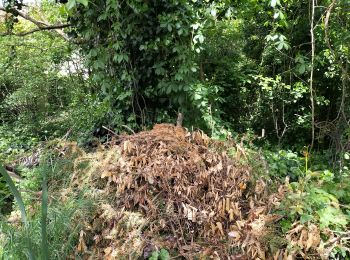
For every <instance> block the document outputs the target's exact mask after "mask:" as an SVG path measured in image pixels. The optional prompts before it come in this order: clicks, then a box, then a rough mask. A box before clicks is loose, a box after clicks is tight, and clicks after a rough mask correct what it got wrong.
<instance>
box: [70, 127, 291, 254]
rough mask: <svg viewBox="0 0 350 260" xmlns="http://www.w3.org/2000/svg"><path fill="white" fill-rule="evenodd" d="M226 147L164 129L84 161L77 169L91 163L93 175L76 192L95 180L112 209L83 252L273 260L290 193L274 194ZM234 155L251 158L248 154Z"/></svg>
mask: <svg viewBox="0 0 350 260" xmlns="http://www.w3.org/2000/svg"><path fill="white" fill-rule="evenodd" d="M224 145H225V144H223V143H220V142H215V141H212V140H211V139H209V138H208V137H207V136H206V135H205V134H203V133H202V132H200V131H195V132H192V133H190V132H187V131H186V130H185V129H184V128H181V127H175V126H173V125H168V124H160V125H155V126H154V128H153V130H151V131H144V132H140V133H138V134H134V135H130V136H121V137H118V138H117V140H115V141H114V142H111V143H110V144H109V145H108V147H106V148H104V149H100V151H99V152H96V153H95V155H94V156H91V155H81V156H80V157H79V158H78V159H77V160H76V165H77V169H78V168H79V164H80V163H82V162H84V161H86V160H89V162H90V168H89V174H87V173H84V174H81V173H79V171H78V170H77V172H76V173H75V174H74V176H73V177H72V184H73V185H75V186H79V185H80V186H82V183H84V182H86V180H87V179H89V181H90V183H91V186H92V188H93V189H95V190H96V194H99V195H98V196H99V197H103V196H105V197H108V198H109V202H108V203H104V202H103V203H102V202H101V204H100V205H99V210H98V212H97V213H96V216H95V217H94V219H93V220H92V221H91V223H89V224H88V225H87V228H86V229H85V230H82V231H81V233H80V240H79V245H78V247H77V248H78V250H79V251H85V252H90V254H91V255H93V256H95V257H97V258H100V259H102V258H104V259H120V258H132V259H135V258H137V257H140V256H141V257H142V258H148V257H149V256H150V255H151V253H152V252H153V251H154V250H158V249H160V248H166V249H167V250H169V251H171V252H177V254H178V256H180V257H185V258H187V259H193V258H194V257H195V256H199V257H200V256H203V257H210V258H214V259H217V258H221V259H227V258H228V256H229V255H230V256H231V259H253V258H260V259H265V258H267V257H268V256H267V255H268V254H269V253H268V252H269V246H268V245H269V243H271V241H268V237H269V235H270V233H271V232H273V231H271V228H270V227H271V225H272V224H273V222H274V221H276V220H277V219H279V216H278V215H275V214H273V213H272V212H273V210H274V209H275V208H276V206H278V205H279V202H280V201H281V199H282V198H283V196H284V193H285V188H284V187H285V186H280V188H279V189H278V191H277V192H275V193H272V194H269V193H268V190H267V184H266V181H264V180H263V179H262V178H253V177H252V173H251V169H250V167H249V166H247V165H243V164H241V163H238V161H237V158H236V159H233V158H231V157H233V156H231V157H229V156H228V155H227V151H228V150H229V149H227V147H224ZM231 149H234V150H235V151H236V157H240V156H242V157H243V156H245V155H244V151H243V150H242V148H241V147H236V148H235V147H234V146H231ZM253 180H254V181H253ZM281 254H282V253H281Z"/></svg>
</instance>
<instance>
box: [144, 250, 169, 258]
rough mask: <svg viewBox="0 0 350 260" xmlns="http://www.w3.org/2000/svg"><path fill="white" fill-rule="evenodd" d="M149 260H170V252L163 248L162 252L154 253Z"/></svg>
mask: <svg viewBox="0 0 350 260" xmlns="http://www.w3.org/2000/svg"><path fill="white" fill-rule="evenodd" d="M148 259H149V260H169V259H170V255H169V252H168V250H166V249H164V248H162V249H161V250H160V251H154V252H153V253H152V255H151V256H150V257H149V258H148Z"/></svg>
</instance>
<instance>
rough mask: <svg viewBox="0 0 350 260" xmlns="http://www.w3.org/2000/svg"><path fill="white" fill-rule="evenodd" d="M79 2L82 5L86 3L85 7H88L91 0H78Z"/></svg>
mask: <svg viewBox="0 0 350 260" xmlns="http://www.w3.org/2000/svg"><path fill="white" fill-rule="evenodd" d="M76 1H77V2H78V3H81V4H82V5H84V6H85V7H87V6H88V5H89V1H88V0H76Z"/></svg>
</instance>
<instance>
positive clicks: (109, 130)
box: [102, 125, 119, 136]
mask: <svg viewBox="0 0 350 260" xmlns="http://www.w3.org/2000/svg"><path fill="white" fill-rule="evenodd" d="M102 128H104V129H106V130H107V131H108V132H110V133H112V134H113V135H115V136H119V135H118V134H117V133H116V132H114V131H113V130H111V129H109V128H107V127H105V126H104V125H103V126H102Z"/></svg>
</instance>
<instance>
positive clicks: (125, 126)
mask: <svg viewBox="0 0 350 260" xmlns="http://www.w3.org/2000/svg"><path fill="white" fill-rule="evenodd" d="M122 127H124V128H126V129H128V130H129V131H130V132H132V133H133V134H136V133H135V131H134V130H132V129H131V128H130V127H128V126H127V125H122Z"/></svg>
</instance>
